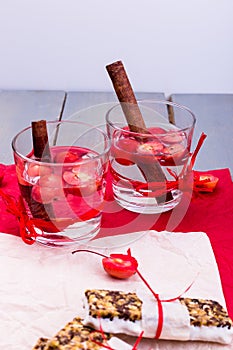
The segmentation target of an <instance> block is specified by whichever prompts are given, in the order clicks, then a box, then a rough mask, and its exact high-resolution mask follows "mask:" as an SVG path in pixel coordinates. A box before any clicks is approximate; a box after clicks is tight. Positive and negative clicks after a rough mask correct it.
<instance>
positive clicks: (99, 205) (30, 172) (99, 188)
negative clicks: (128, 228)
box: [12, 120, 110, 246]
mask: <svg viewBox="0 0 233 350" xmlns="http://www.w3.org/2000/svg"><path fill="white" fill-rule="evenodd" d="M47 133H48V143H49V150H50V154H51V157H50V159H49V160H47V161H41V159H38V158H36V157H35V156H34V151H33V139H32V127H31V126H30V127H27V128H26V129H24V130H22V131H20V132H19V133H18V134H17V135H16V136H15V137H14V139H13V141H12V148H13V153H14V160H15V165H16V172H17V178H18V184H19V188H20V192H21V195H22V198H23V205H24V208H25V210H26V212H27V214H28V216H29V218H30V219H31V220H32V222H33V224H34V227H35V229H36V241H37V242H39V243H42V244H44V245H48V246H67V245H70V244H82V243H86V242H88V241H89V240H91V239H92V238H94V237H95V236H96V234H97V233H98V231H99V229H100V221H101V215H102V211H103V204H104V193H105V187H106V173H107V168H108V155H109V150H110V141H109V138H108V136H107V134H106V133H105V132H104V131H102V130H100V129H99V128H97V127H93V126H92V125H89V124H86V123H83V122H78V121H68V120H67V121H51V122H50V121H49V122H47Z"/></svg>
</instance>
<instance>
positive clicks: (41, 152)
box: [29, 120, 54, 221]
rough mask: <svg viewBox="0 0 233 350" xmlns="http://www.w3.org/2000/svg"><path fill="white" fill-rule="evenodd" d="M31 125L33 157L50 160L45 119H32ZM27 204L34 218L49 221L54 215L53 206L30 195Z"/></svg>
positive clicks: (39, 159)
mask: <svg viewBox="0 0 233 350" xmlns="http://www.w3.org/2000/svg"><path fill="white" fill-rule="evenodd" d="M31 126H32V141H33V150H34V157H35V158H36V160H38V161H41V162H48V163H49V162H51V154H50V148H49V141H48V133H47V125H46V121H45V120H39V121H33V122H32V123H31ZM29 206H30V210H31V212H32V215H33V217H35V218H40V219H44V220H49V221H50V219H51V218H53V217H54V211H53V206H52V204H50V203H48V204H42V203H38V202H36V201H35V200H34V199H33V198H32V197H31V198H30V204H29Z"/></svg>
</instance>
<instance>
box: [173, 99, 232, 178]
mask: <svg viewBox="0 0 233 350" xmlns="http://www.w3.org/2000/svg"><path fill="white" fill-rule="evenodd" d="M171 100H172V101H174V102H177V103H179V104H183V105H186V106H187V107H189V108H190V109H191V110H192V111H193V113H194V114H195V115H196V119H197V122H196V126H195V131H194V137H193V147H194V146H195V145H196V143H197V140H198V138H199V136H200V134H201V132H205V133H206V134H207V138H206V140H205V142H204V144H203V146H202V148H201V150H200V152H199V154H198V157H197V160H196V163H195V167H194V168H195V169H197V170H209V169H220V168H230V170H231V175H232V177H233V94H173V95H171Z"/></svg>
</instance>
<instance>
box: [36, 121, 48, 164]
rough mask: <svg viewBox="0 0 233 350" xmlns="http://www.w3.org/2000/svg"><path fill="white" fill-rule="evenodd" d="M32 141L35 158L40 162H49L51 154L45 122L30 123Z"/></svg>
mask: <svg viewBox="0 0 233 350" xmlns="http://www.w3.org/2000/svg"><path fill="white" fill-rule="evenodd" d="M32 141H33V149H34V156H35V158H36V159H38V160H41V161H42V162H50V161H51V154H50V149H49V142H48V133H47V125H46V121H45V120H39V121H36V122H32Z"/></svg>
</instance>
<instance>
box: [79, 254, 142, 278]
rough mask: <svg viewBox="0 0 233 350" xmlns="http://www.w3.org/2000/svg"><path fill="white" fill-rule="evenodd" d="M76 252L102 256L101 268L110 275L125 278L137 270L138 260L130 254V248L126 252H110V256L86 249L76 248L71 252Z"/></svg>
mask: <svg viewBox="0 0 233 350" xmlns="http://www.w3.org/2000/svg"><path fill="white" fill-rule="evenodd" d="M78 252H88V253H92V254H96V255H100V256H102V257H103V259H102V264H103V268H104V270H105V271H106V272H107V273H108V274H109V275H110V276H112V277H115V278H119V279H126V278H129V277H131V276H133V275H134V274H135V273H136V272H137V268H138V262H137V260H136V259H135V258H134V257H133V256H132V255H131V252H130V249H128V251H127V254H110V256H107V255H104V254H101V253H97V252H94V251H91V250H88V249H78V250H75V251H73V252H72V254H74V253H78Z"/></svg>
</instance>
